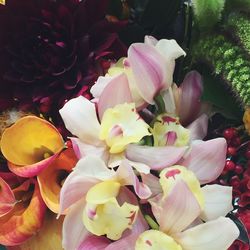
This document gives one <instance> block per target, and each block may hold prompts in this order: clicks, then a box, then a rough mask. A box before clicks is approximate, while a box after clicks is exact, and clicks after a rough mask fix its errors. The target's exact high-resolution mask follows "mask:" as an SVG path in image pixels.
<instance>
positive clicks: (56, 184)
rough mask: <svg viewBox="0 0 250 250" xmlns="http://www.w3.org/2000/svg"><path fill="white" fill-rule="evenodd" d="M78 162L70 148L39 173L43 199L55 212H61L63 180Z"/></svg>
mask: <svg viewBox="0 0 250 250" xmlns="http://www.w3.org/2000/svg"><path fill="white" fill-rule="evenodd" d="M76 163H77V158H76V156H75V154H74V151H73V149H72V148H68V149H66V150H64V151H63V152H62V153H61V154H60V155H59V157H58V158H57V159H55V160H54V161H53V162H52V163H51V164H50V165H49V166H48V167H47V168H46V169H44V170H43V171H42V173H41V174H39V175H38V178H37V180H38V184H39V187H40V191H41V195H42V197H43V200H44V202H45V203H46V205H47V207H48V208H49V209H50V210H51V211H53V212H54V213H58V212H59V195H60V190H61V186H62V181H63V180H64V178H65V175H66V174H68V173H70V172H71V170H72V168H73V167H74V166H75V165H76ZM60 181H61V182H60Z"/></svg>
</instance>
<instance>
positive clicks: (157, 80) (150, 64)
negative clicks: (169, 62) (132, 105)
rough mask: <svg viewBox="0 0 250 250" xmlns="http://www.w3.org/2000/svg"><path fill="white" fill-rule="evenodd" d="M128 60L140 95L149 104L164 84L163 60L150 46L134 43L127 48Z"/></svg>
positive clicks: (163, 87)
mask: <svg viewBox="0 0 250 250" xmlns="http://www.w3.org/2000/svg"><path fill="white" fill-rule="evenodd" d="M128 60H129V64H130V66H131V69H132V71H133V73H134V77H135V83H136V85H137V88H138V91H139V93H140V95H141V96H142V97H143V98H144V99H145V100H146V101H147V102H148V103H150V104H153V103H154V97H155V96H156V95H157V94H158V93H159V92H160V91H161V90H163V89H165V88H167V87H168V86H166V81H165V78H166V69H165V61H164V59H163V57H162V56H161V54H160V53H159V52H158V51H157V50H156V49H155V48H154V47H153V46H152V45H148V44H143V43H134V44H132V45H131V46H130V47H129V49H128Z"/></svg>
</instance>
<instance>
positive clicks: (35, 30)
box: [0, 0, 126, 115]
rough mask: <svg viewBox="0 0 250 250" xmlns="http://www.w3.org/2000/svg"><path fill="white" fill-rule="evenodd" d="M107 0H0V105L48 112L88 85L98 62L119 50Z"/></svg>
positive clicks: (99, 66) (103, 62)
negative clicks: (0, 3) (3, 2)
mask: <svg viewBox="0 0 250 250" xmlns="http://www.w3.org/2000/svg"><path fill="white" fill-rule="evenodd" d="M107 5H108V0H82V1H81V0H21V1H20V0H6V5H5V6H3V5H0V111H2V110H4V109H6V108H10V107H13V106H17V107H18V108H22V109H24V108H30V106H31V105H33V104H35V105H36V107H38V108H39V111H41V112H44V113H47V114H50V115H51V114H52V115H53V112H57V111H58V108H60V107H61V106H62V105H63V103H64V102H65V101H66V100H67V99H69V98H71V97H73V96H76V95H78V94H79V93H80V94H85V92H86V93H87V91H88V89H89V88H88V86H90V85H92V84H93V83H94V81H95V80H96V78H97V77H98V75H100V74H103V73H104V72H103V70H104V69H103V66H105V65H106V64H107V62H110V61H112V60H114V59H117V58H119V57H121V56H123V55H124V54H125V53H126V48H125V47H124V46H123V44H122V43H121V42H120V40H119V38H118V35H117V31H118V30H119V29H120V28H121V27H122V26H123V25H124V23H121V22H116V23H110V22H108V21H107V20H106V19H105V14H106V9H107Z"/></svg>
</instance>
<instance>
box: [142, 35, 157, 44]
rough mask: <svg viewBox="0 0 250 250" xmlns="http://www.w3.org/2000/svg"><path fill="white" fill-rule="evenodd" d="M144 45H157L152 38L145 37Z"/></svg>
mask: <svg viewBox="0 0 250 250" xmlns="http://www.w3.org/2000/svg"><path fill="white" fill-rule="evenodd" d="M144 43H145V44H148V45H153V46H155V45H156V44H157V43H158V40H157V39H156V38H154V37H153V36H145V37H144Z"/></svg>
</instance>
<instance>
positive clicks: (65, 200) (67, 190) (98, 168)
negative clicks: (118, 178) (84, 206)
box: [60, 156, 114, 213]
mask: <svg viewBox="0 0 250 250" xmlns="http://www.w3.org/2000/svg"><path fill="white" fill-rule="evenodd" d="M113 176H114V172H113V171H112V170H109V169H108V168H107V167H106V165H105V164H104V162H103V161H102V160H100V159H99V158H98V157H94V156H88V157H85V158H84V159H81V160H79V161H78V163H77V164H76V166H75V168H74V170H73V172H71V173H70V174H69V176H68V177H67V178H66V180H65V182H64V184H63V186H62V189H61V192H60V213H63V212H64V211H65V210H66V209H67V208H68V207H70V206H71V205H73V204H74V203H75V202H77V201H78V200H80V199H81V198H83V197H84V196H85V195H86V193H87V192H88V190H89V189H90V188H91V187H92V186H94V185H95V184H97V183H98V182H99V181H100V180H105V179H110V178H112V177H113Z"/></svg>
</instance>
